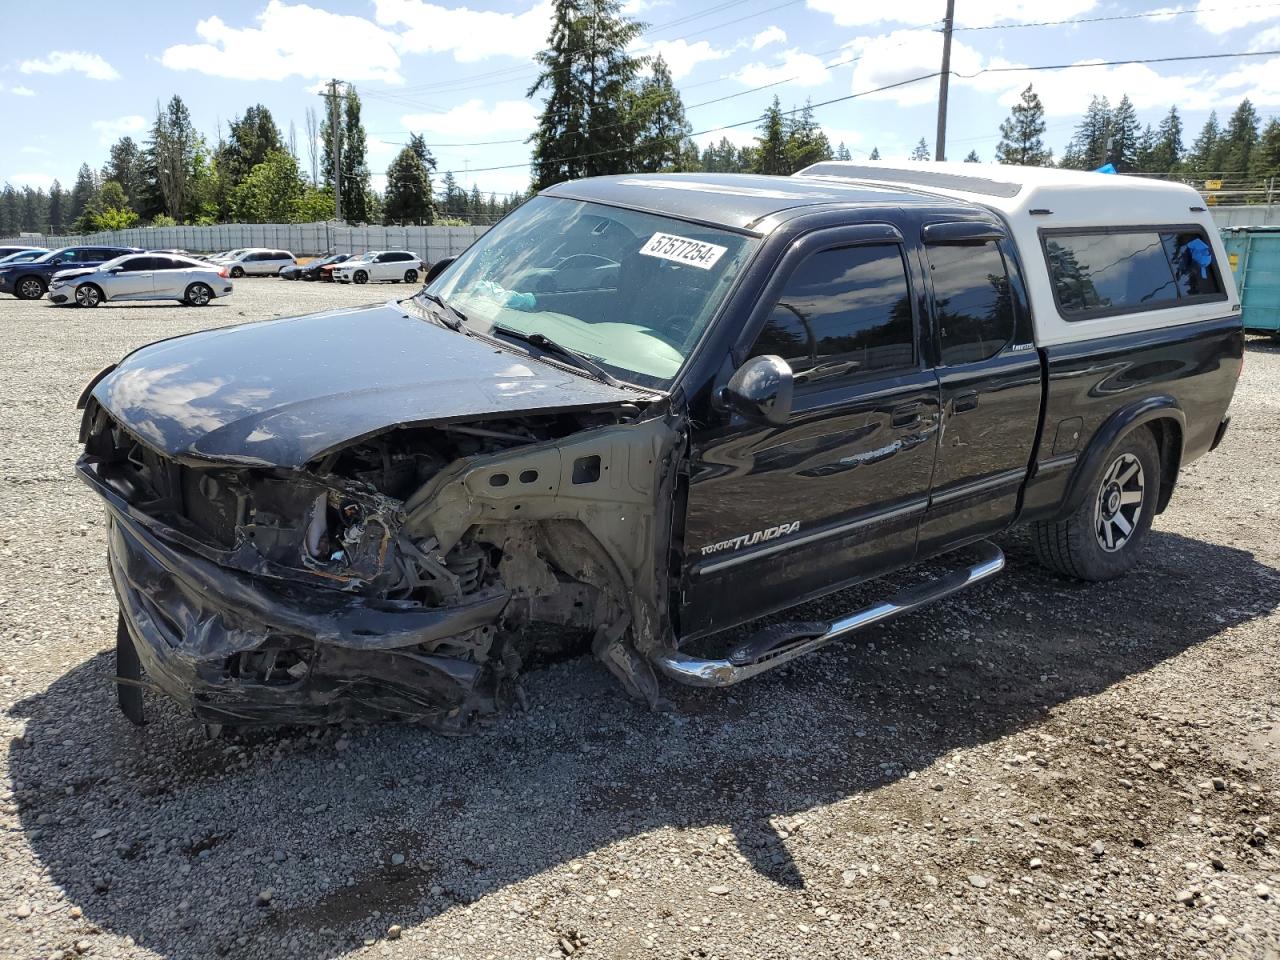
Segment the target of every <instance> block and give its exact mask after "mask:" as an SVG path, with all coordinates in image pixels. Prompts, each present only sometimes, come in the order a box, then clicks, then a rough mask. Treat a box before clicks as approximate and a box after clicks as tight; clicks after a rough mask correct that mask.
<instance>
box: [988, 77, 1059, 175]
mask: <svg viewBox="0 0 1280 960" xmlns="http://www.w3.org/2000/svg"><path fill="white" fill-rule="evenodd" d="M1043 136H1044V104H1042V103H1041V102H1040V97H1039V95H1038V94H1037V93H1036V92H1035V90H1033V89H1032V88H1031V84H1027V89H1025V90H1023V91H1022V97H1021V99H1020V100H1019V101H1018V102H1017V103H1015V104H1014V105H1013V110H1012V111H1010V113H1009V117H1008V119H1006V120H1005V121H1004V122H1003V123H1001V124H1000V142H999V143H998V144H996V162H997V163H1015V164H1021V165H1022V166H1028V167H1040V166H1045V165H1046V164H1049V163H1051V162H1052V160H1053V154H1052V153H1051V152H1050V151H1049V150H1046V149H1045V146H1044V140H1043V139H1042V138H1043Z"/></svg>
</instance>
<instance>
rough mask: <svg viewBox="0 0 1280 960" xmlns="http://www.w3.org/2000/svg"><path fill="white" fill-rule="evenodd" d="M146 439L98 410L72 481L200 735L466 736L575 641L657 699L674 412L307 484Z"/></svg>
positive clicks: (471, 429) (141, 650)
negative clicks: (357, 726)
mask: <svg viewBox="0 0 1280 960" xmlns="http://www.w3.org/2000/svg"><path fill="white" fill-rule="evenodd" d="M141 432H144V431H141V430H136V429H130V428H129V426H126V425H125V424H123V423H122V422H121V419H120V418H119V417H118V416H117V415H116V414H114V413H113V412H112V411H111V410H109V409H108V407H107V405H105V404H103V403H102V402H101V401H100V399H99V398H98V396H97V395H96V394H95V395H94V396H91V397H89V398H87V404H86V409H85V419H84V424H83V428H82V433H83V437H82V439H83V440H84V444H85V450H84V454H83V456H82V457H81V459H80V461H79V464H78V470H79V473H80V475H81V476H82V477H83V478H84V479H85V480H86V481H87V482H88V483H89V485H90V486H91V487H92V488H93V489H94V490H95V491H96V492H97V493H98V494H99V495H100V496H101V497H102V498H103V500H104V502H105V504H106V506H107V510H108V514H109V519H110V525H109V563H110V569H111V575H112V579H113V582H114V585H115V589H116V592H117V595H118V597H119V601H120V609H121V615H122V618H123V623H124V625H125V627H126V628H127V632H128V637H129V638H130V639H131V640H132V644H133V647H134V648H135V650H136V652H137V657H138V660H139V662H140V664H141V667H142V668H143V671H144V672H145V682H146V685H147V686H152V687H154V688H158V689H159V690H161V691H163V692H164V693H166V694H168V695H169V696H171V697H173V698H174V699H175V700H177V701H178V702H179V703H180V704H181V705H182V707H183V708H184V709H186V710H187V711H189V712H190V713H191V714H193V715H194V716H195V717H196V718H198V719H199V720H201V721H203V722H206V723H229V724H277V723H324V722H331V721H334V720H339V719H342V718H345V717H350V716H360V715H370V716H379V717H398V718H404V719H413V720H418V721H425V722H427V723H429V724H431V725H433V726H435V727H437V728H441V729H448V730H456V729H460V728H462V727H464V726H465V725H466V724H467V723H468V722H470V721H471V720H473V719H475V718H477V717H482V716H484V715H486V714H491V713H493V712H495V711H498V710H500V709H502V708H503V707H504V706H505V705H506V704H508V703H510V702H511V701H512V699H513V698H515V697H516V696H517V695H518V689H517V685H516V678H517V676H518V674H519V672H520V669H521V666H522V664H524V663H526V662H528V661H529V660H530V659H531V658H532V659H535V660H536V659H538V658H540V657H544V656H549V655H555V654H559V653H567V652H573V651H574V649H575V648H574V646H573V645H574V644H575V643H578V642H580V643H581V644H582V645H583V646H586V645H588V644H589V645H590V646H591V647H592V649H593V650H594V652H595V653H596V655H597V656H599V657H600V658H601V659H602V660H603V661H604V662H605V663H606V664H607V665H608V666H609V667H610V669H611V670H612V671H613V672H614V673H615V674H616V675H617V676H619V678H620V679H621V680H622V681H623V682H624V684H625V685H626V686H627V688H628V689H629V691H630V692H631V693H633V694H635V695H639V696H642V697H645V698H647V699H649V700H650V701H651V702H652V701H655V700H656V696H657V693H656V682H655V680H654V678H653V674H652V672H651V670H650V668H649V666H648V663H649V659H648V656H649V655H651V654H652V653H653V651H654V650H656V649H658V648H661V647H666V646H668V645H669V642H670V641H669V637H670V627H669V623H668V619H667V611H666V600H665V598H666V595H667V582H666V578H667V575H668V573H667V569H666V567H667V564H666V557H667V549H668V545H667V542H666V538H667V536H668V534H669V530H667V529H666V527H665V525H664V523H662V522H660V521H659V519H658V518H664V517H665V518H669V517H670V515H671V511H670V497H671V489H672V484H673V476H674V470H672V469H671V466H672V462H673V451H674V449H675V447H676V445H677V443H678V442H679V440H680V439H681V437H682V433H681V428H680V426H679V423H678V422H677V421H676V420H675V419H674V418H672V417H671V416H670V415H669V414H668V413H667V412H666V410H665V406H664V404H663V403H662V402H652V403H650V404H648V406H647V407H644V406H641V405H637V404H636V403H633V402H626V403H615V404H610V405H604V406H601V407H596V408H591V409H581V410H574V411H567V412H564V411H562V412H555V413H536V414H529V415H522V416H501V417H499V416H491V417H487V418H481V419H473V420H469V421H466V422H461V423H450V424H441V425H426V426H400V427H396V428H393V429H391V430H389V431H387V432H385V433H382V434H379V435H376V436H372V437H365V438H363V439H361V440H359V441H356V442H353V443H351V444H349V445H346V446H339V447H337V448H336V449H332V450H330V451H327V452H325V453H323V454H322V455H319V456H316V457H315V458H313V459H311V460H309V461H308V462H306V463H305V464H304V465H301V466H295V465H286V466H272V465H269V464H258V463H252V464H238V463H234V462H226V461H216V460H208V459H203V458H200V457H190V456H184V455H180V454H175V453H174V452H172V451H166V452H160V450H158V449H157V445H155V444H151V443H147V442H144V441H143V440H142V439H140V437H139V434H140V433H141ZM130 679H131V678H129V677H127V676H126V677H122V681H123V682H126V683H127V682H128V681H129V680H130Z"/></svg>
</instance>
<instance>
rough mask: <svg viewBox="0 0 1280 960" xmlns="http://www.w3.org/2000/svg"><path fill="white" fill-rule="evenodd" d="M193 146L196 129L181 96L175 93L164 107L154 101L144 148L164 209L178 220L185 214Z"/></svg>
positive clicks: (193, 151) (192, 160) (193, 152)
mask: <svg viewBox="0 0 1280 960" xmlns="http://www.w3.org/2000/svg"><path fill="white" fill-rule="evenodd" d="M195 146H196V132H195V128H194V127H193V126H192V124H191V113H190V111H188V110H187V105H186V104H185V103H183V102H182V98H181V97H179V96H177V95H176V94H175V95H174V97H173V99H171V100H170V101H169V103H168V105H167V106H165V107H161V106H160V104H159V103H157V104H156V122H155V124H154V125H153V126H152V128H151V140H150V142H149V143H148V144H147V151H148V153H149V154H150V161H151V166H152V167H153V168H154V171H155V178H156V186H157V188H158V192H159V194H160V197H161V199H162V200H163V204H164V210H165V212H166V213H168V215H169V216H171V217H173V219H175V220H177V221H178V222H179V223H181V222H182V220H183V215H184V213H185V205H186V200H187V185H188V182H189V180H190V179H191V167H192V164H193V162H194V159H195Z"/></svg>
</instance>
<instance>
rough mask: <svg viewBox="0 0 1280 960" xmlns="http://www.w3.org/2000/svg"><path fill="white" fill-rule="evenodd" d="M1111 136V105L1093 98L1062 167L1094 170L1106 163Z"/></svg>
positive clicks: (1105, 99)
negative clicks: (1108, 142)
mask: <svg viewBox="0 0 1280 960" xmlns="http://www.w3.org/2000/svg"><path fill="white" fill-rule="evenodd" d="M1110 136H1111V104H1110V103H1108V102H1107V98H1106V97H1098V96H1095V97H1094V98H1093V99H1092V100H1091V101H1090V102H1089V108H1088V109H1087V110H1086V111H1085V114H1084V118H1083V119H1082V120H1081V121H1080V124H1079V125H1078V126H1077V127H1076V133H1075V136H1074V137H1073V138H1072V140H1071V143H1070V145H1069V146H1068V148H1067V153H1066V154H1065V155H1064V156H1063V158H1062V165H1063V166H1064V167H1067V166H1070V167H1074V168H1076V169H1078V170H1096V169H1098V167H1101V166H1102V165H1103V164H1105V163H1106V162H1107V140H1108V138H1110Z"/></svg>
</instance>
